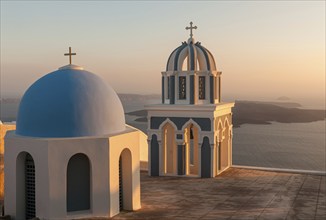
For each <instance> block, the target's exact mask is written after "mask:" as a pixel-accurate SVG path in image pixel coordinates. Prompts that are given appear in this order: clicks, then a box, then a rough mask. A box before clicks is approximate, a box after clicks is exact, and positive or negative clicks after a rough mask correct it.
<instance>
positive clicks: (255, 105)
mask: <svg viewBox="0 0 326 220" xmlns="http://www.w3.org/2000/svg"><path fill="white" fill-rule="evenodd" d="M298 107H301V105H300V104H298V103H290V102H285V103H283V102H255V101H235V106H234V109H233V126H234V127H240V126H241V125H242V124H271V122H280V123H307V122H315V121H322V120H325V118H326V110H314V109H299V108H298ZM126 114H127V115H132V116H137V117H138V118H136V119H134V121H136V122H147V117H146V116H147V111H146V110H137V111H132V112H127V113H126Z"/></svg>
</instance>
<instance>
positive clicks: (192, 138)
mask: <svg viewBox="0 0 326 220" xmlns="http://www.w3.org/2000/svg"><path fill="white" fill-rule="evenodd" d="M185 142H186V173H187V174H190V175H198V127H197V126H195V125H194V124H193V123H190V124H189V125H188V126H187V127H186V128H185Z"/></svg>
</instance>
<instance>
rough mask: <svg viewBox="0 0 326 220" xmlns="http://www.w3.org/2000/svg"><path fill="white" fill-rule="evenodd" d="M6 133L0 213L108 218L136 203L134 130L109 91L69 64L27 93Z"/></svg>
mask: <svg viewBox="0 0 326 220" xmlns="http://www.w3.org/2000/svg"><path fill="white" fill-rule="evenodd" d="M16 125H17V127H16V130H15V131H10V132H8V133H7V135H6V137H5V154H4V160H5V168H4V169H5V199H4V201H5V213H6V215H10V216H11V217H13V218H14V219H30V218H33V217H35V216H37V217H39V218H40V219H76V218H91V217H112V216H114V215H116V214H118V213H119V212H120V211H121V210H137V209H139V208H140V205H141V204H140V172H139V167H140V165H139V158H140V146H139V145H140V142H141V138H142V134H141V132H140V131H139V130H137V129H135V128H133V127H130V126H128V125H126V124H125V116H124V111H123V107H122V104H121V102H120V99H119V98H118V96H117V94H116V93H115V91H114V90H113V89H112V88H111V87H110V86H109V85H107V84H106V83H104V82H103V81H102V80H101V79H100V78H99V77H98V76H96V75H95V74H93V73H90V72H88V71H85V70H83V68H81V67H79V66H76V65H72V64H70V65H67V66H64V67H61V68H59V70H57V71H54V72H52V73H49V74H47V75H45V76H43V77H42V78H40V79H39V80H37V81H36V82H35V83H34V84H33V85H31V86H30V88H29V89H28V90H27V91H26V92H25V94H24V96H23V98H22V100H21V103H20V106H19V111H18V116H17V124H16Z"/></svg>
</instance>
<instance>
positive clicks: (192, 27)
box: [186, 21, 197, 37]
mask: <svg viewBox="0 0 326 220" xmlns="http://www.w3.org/2000/svg"><path fill="white" fill-rule="evenodd" d="M192 24H193V23H192V21H191V22H190V27H186V30H189V29H190V37H192V36H193V34H192V29H197V26H192Z"/></svg>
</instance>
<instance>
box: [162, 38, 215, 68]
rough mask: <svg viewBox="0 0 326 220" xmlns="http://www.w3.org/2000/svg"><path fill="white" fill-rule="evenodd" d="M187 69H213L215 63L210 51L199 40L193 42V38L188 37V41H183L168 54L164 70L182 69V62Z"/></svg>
mask: <svg viewBox="0 0 326 220" xmlns="http://www.w3.org/2000/svg"><path fill="white" fill-rule="evenodd" d="M185 61H188V65H186V66H187V67H186V70H187V71H195V70H199V71H205V70H208V71H215V70H217V69H216V64H215V60H214V57H213V55H212V53H211V52H210V51H209V50H207V49H206V48H205V47H203V46H202V45H201V43H200V42H196V43H194V39H193V38H189V40H188V42H183V43H182V44H181V46H179V47H178V48H176V49H175V50H174V51H173V52H172V53H171V55H170V57H169V59H168V62H167V65H166V71H183V70H184V69H183V65H184V62H185Z"/></svg>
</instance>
